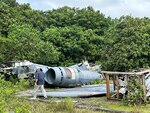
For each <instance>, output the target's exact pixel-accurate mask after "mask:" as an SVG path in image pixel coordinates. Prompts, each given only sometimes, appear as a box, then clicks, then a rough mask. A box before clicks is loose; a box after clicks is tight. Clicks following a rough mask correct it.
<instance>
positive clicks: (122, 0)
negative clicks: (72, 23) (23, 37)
mask: <svg viewBox="0 0 150 113" xmlns="http://www.w3.org/2000/svg"><path fill="white" fill-rule="evenodd" d="M17 1H18V2H19V3H30V5H31V7H32V8H33V9H39V10H44V11H46V10H51V9H56V8H58V7H63V6H69V7H77V8H85V7H87V6H92V7H93V8H94V9H95V10H100V11H101V12H102V13H103V14H105V15H106V16H111V17H112V18H115V17H121V16H122V15H131V16H134V17H150V13H149V10H150V7H149V6H150V0H17Z"/></svg>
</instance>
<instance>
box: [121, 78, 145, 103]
mask: <svg viewBox="0 0 150 113" xmlns="http://www.w3.org/2000/svg"><path fill="white" fill-rule="evenodd" d="M123 102H124V103H125V104H126V105H141V104H144V103H145V101H144V89H143V87H142V84H141V82H140V81H139V78H138V76H132V77H130V79H129V82H128V95H127V97H125V96H124V98H123Z"/></svg>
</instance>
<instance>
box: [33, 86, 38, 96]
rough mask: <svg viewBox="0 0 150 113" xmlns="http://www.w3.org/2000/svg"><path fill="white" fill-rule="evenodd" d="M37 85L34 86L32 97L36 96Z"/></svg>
mask: <svg viewBox="0 0 150 113" xmlns="http://www.w3.org/2000/svg"><path fill="white" fill-rule="evenodd" d="M38 89H39V85H36V86H34V92H33V98H36V96H37V91H38Z"/></svg>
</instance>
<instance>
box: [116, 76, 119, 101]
mask: <svg viewBox="0 0 150 113" xmlns="http://www.w3.org/2000/svg"><path fill="white" fill-rule="evenodd" d="M116 86H117V87H116V88H117V99H119V79H118V75H116Z"/></svg>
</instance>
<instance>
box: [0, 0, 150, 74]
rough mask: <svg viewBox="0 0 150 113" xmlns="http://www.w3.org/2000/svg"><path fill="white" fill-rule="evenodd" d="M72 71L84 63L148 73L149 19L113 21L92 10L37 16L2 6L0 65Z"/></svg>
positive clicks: (9, 2) (12, 0)
mask: <svg viewBox="0 0 150 113" xmlns="http://www.w3.org/2000/svg"><path fill="white" fill-rule="evenodd" d="M24 59H25V60H30V61H32V62H35V63H41V64H45V65H50V66H54V65H65V66H68V65H72V64H74V63H79V62H81V61H82V60H84V59H86V60H88V61H90V62H93V63H100V64H101V65H102V68H103V69H104V70H118V71H127V70H130V69H136V68H146V67H150V19H149V18H146V17H145V18H134V17H132V16H122V17H120V18H116V19H112V18H110V17H106V16H105V15H104V14H103V13H102V12H100V11H95V10H94V9H93V8H92V7H87V8H83V9H79V8H70V7H67V6H64V7H61V8H58V9H53V10H48V11H40V10H33V9H32V8H31V7H30V4H22V5H20V4H18V3H17V2H16V0H1V1H0V62H1V63H6V62H8V61H12V60H24Z"/></svg>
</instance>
